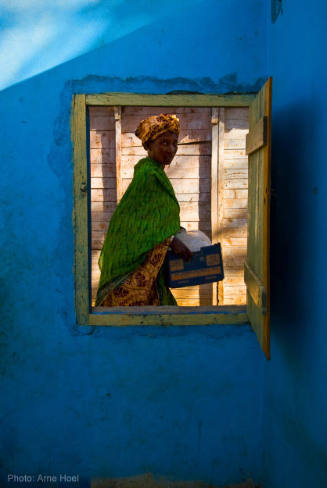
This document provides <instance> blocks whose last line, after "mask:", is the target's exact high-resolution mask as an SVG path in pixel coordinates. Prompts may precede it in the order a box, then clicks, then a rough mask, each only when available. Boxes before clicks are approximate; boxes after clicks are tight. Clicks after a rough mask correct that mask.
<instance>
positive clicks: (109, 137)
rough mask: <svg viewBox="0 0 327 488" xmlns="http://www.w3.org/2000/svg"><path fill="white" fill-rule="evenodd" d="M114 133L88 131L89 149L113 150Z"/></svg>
mask: <svg viewBox="0 0 327 488" xmlns="http://www.w3.org/2000/svg"><path fill="white" fill-rule="evenodd" d="M115 144H116V142H115V131H113V130H106V131H104V130H103V131H96V130H91V131H90V148H91V149H114V148H115Z"/></svg>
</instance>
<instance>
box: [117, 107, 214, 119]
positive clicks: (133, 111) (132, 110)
mask: <svg viewBox="0 0 327 488" xmlns="http://www.w3.org/2000/svg"><path fill="white" fill-rule="evenodd" d="M122 110H123V117H126V116H129V115H138V116H139V118H140V120H142V119H145V118H147V117H149V116H150V115H159V114H161V113H162V112H164V113H166V114H170V113H173V114H179V115H180V114H194V115H198V114H207V115H208V116H210V113H211V108H209V107H149V106H148V107H147V106H144V107H140V106H134V107H133V106H126V107H122Z"/></svg>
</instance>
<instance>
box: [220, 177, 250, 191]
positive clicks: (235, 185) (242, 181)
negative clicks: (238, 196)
mask: <svg viewBox="0 0 327 488" xmlns="http://www.w3.org/2000/svg"><path fill="white" fill-rule="evenodd" d="M247 187H248V179H247V178H239V179H236V178H235V179H229V180H227V179H226V180H225V181H224V189H226V190H243V189H244V188H247Z"/></svg>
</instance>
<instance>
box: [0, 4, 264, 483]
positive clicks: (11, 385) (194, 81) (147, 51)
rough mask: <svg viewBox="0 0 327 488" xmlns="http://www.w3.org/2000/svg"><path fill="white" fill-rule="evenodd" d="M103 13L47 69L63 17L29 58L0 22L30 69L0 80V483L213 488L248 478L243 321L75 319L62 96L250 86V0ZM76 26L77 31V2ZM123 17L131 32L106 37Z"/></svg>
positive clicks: (252, 433) (258, 21) (247, 332)
mask: <svg viewBox="0 0 327 488" xmlns="http://www.w3.org/2000/svg"><path fill="white" fill-rule="evenodd" d="M81 3H82V2H81ZM106 3H107V2H100V3H99V4H101V5H105V4H106ZM118 3H119V5H120V7H121V10H120V15H119V16H118V17H114V16H111V14H110V11H105V10H104V11H101V10H100V11H98V15H99V19H100V18H101V19H102V21H103V22H106V21H107V24H106V25H105V27H104V29H105V35H103V40H104V43H102V42H101V40H99V36H98V31H97V29H94V30H93V31H92V30H88V32H89V33H90V35H89V38H87V40H86V41H85V38H83V42H86V44H85V45H84V46H83V52H84V54H83V55H81V56H79V57H73V58H69V57H67V58H65V61H66V62H64V63H62V64H58V62H55V65H53V66H55V67H53V68H52V69H48V70H47V71H44V69H45V68H46V67H49V66H51V63H53V62H54V61H53V52H54V51H55V50H56V49H58V48H59V47H61V48H62V49H64V48H68V47H69V46H70V43H71V42H72V41H71V39H72V37H71V36H68V35H67V36H66V34H67V32H69V33H71V32H73V33H75V36H73V38H74V39H75V40H76V42H77V41H78V40H79V36H78V35H79V33H80V30H79V29H78V28H77V27H76V23H75V20H76V19H77V17H74V16H73V17H70V16H67V17H65V16H64V14H63V12H62V11H60V15H59V13H57V14H55V16H54V19H55V22H54V24H53V25H54V32H55V34H56V36H57V37H56V39H57V42H58V44H55V45H53V49H49V46H48V44H47V43H46V42H44V43H42V42H41V41H42V35H43V34H42V32H43V31H42V29H39V30H38V31H37V32H38V35H39V36H40V39H41V41H40V45H39V49H36V50H35V51H33V52H32V53H31V52H30V47H31V44H30V39H31V35H32V34H33V36H34V35H35V29H36V30H37V29H38V26H37V25H36V24H35V23H28V22H25V23H24V15H25V16H26V11H25V10H24V8H23V6H24V5H25V4H23V3H20V5H21V7H19V8H18V9H17V10H16V13H15V15H12V16H11V17H10V19H9V20H10V22H9V20H8V17H7V20H8V22H7V24H6V29H8V30H9V32H12V35H14V33H15V35H16V39H21V44H20V48H21V49H22V52H25V53H26V54H28V56H26V59H25V61H26V63H25V65H24V66H25V67H28V66H29V65H31V63H32V61H33V62H36V61H38V71H37V73H38V74H37V75H35V76H33V77H28V75H26V73H25V75H24V74H23V75H22V74H19V73H22V71H17V75H15V72H13V74H12V75H11V77H10V82H8V80H7V81H6V80H5V79H3V83H4V84H5V86H7V88H6V89H5V90H3V91H2V92H0V106H1V112H0V121H1V131H0V161H1V174H2V178H1V180H0V200H1V211H2V221H1V233H0V248H1V256H2V266H1V269H0V279H1V290H2V300H1V307H2V313H1V356H0V357H1V360H0V362H1V374H2V395H1V412H2V414H3V417H4V419H5V422H4V424H3V427H2V430H1V437H0V439H1V447H2V452H3V453H4V455H3V456H2V464H1V468H0V475H1V480H2V482H3V484H5V483H6V480H7V476H8V473H16V474H24V473H25V474H28V475H32V476H35V475H37V474H38V473H45V474H60V473H68V474H73V475H74V474H75V475H79V480H80V486H88V484H89V480H90V479H91V478H93V477H106V476H107V477H115V476H117V477H122V476H134V475H137V474H140V473H145V472H152V473H153V474H154V475H155V476H167V477H169V478H170V479H176V480H179V479H197V480H203V481H206V482H212V483H216V484H224V483H231V482H237V481H240V480H242V479H246V478H247V477H249V476H252V477H253V478H254V479H256V478H257V477H258V476H259V463H260V459H259V456H258V452H259V451H260V427H259V426H260V422H259V421H260V417H261V400H260V399H261V390H262V376H261V371H262V365H263V362H264V358H263V355H262V353H261V351H260V349H259V347H258V345H257V341H256V338H255V336H254V334H253V333H252V331H251V329H250V327H249V326H210V327H174V328H169V327H168V328H161V327H146V328H141V327H128V328H124V329H118V328H110V327H107V328H106V327H98V328H92V327H77V326H76V325H75V323H76V319H75V311H74V276H73V263H74V230H73V225H72V211H73V198H72V174H73V171H72V147H71V141H70V131H69V124H70V112H71V100H72V95H73V94H74V93H92V92H104V91H106V92H109V91H122V92H139V93H167V92H171V91H173V90H188V91H193V92H194V91H195V92H203V93H226V92H230V91H235V92H241V93H244V92H255V91H257V90H258V89H259V88H260V86H261V85H262V82H263V77H264V76H265V22H264V2H263V1H262V0H247V1H246V2H241V3H240V2H238V1H236V0H232V1H221V2H216V1H214V0H209V1H203V0H202V1H180V2H178V6H176V3H174V8H173V10H172V9H169V8H167V9H163V8H162V7H161V6H159V4H158V8H156V9H154V10H153V5H154V3H153V2H150V1H148V0H143V1H141V0H138V1H136V2H132V4H131V2H128V1H126V0H122V1H121V2H117V4H118ZM11 4H12V5H16V6H17V2H12V3H11ZM60 5H64V4H63V3H61V4H58V7H57V8H58V9H60ZM155 5H157V3H155ZM148 6H149V7H151V8H150V10H149V9H147V7H148ZM40 8H42V7H40ZM99 8H100V7H99ZM45 10H46V9H45V7H44V12H43V14H44V15H45V14H46V11H45ZM149 12H150V13H149ZM135 16H138V17H137V18H138V19H140V20H141V21H142V22H140V24H138V27H135V25H134V24H133V22H132V20H131V19H134V18H135ZM63 18H65V22H67V23H68V28H67V29H66V30H65V31H63V30H62V29H61V27H62V25H61V23H62V21H63ZM81 18H82V19H83V21H84V24H83V25H84V26H85V25H87V24H88V20H89V11H88V9H87V8H85V9H84V8H81V9H80V11H79V17H78V19H81ZM73 19H74V22H73ZM129 22H130V24H131V27H133V26H134V27H135V28H131V29H130V31H128V29H127V31H128V32H127V31H126V29H125V28H124V29H122V33H123V35H124V37H121V38H119V29H118V26H119V25H124V26H128V25H129ZM132 24H133V25H132ZM79 25H80V24H79ZM69 27H70V29H69ZM10 29H12V31H10ZM29 29H30V31H29ZM56 29H57V30H56ZM111 29H112V31H111ZM92 32H95V34H94V36H92ZM101 32H102V31H101ZM113 32H115V33H116V34H115V36H114V38H110V33H113ZM18 33H19V34H20V37H19V36H18ZM65 33H66V34H65ZM108 39H109V40H108ZM94 47H96V49H94ZM20 52H21V51H20ZM6 55H7V58H8V59H9V57H10V56H12V55H13V51H10V50H7V51H6ZM43 61H49V63H50V64H47V63H43ZM21 76H23V77H25V76H27V78H26V79H25V80H24V81H21V79H22V78H21ZM3 77H4V75H3ZM10 486H13V483H11V485H10ZM19 486H22V485H21V484H20V485H19Z"/></svg>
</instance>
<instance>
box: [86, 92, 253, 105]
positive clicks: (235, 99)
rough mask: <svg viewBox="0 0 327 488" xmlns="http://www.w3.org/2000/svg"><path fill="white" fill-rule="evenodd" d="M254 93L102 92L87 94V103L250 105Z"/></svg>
mask: <svg viewBox="0 0 327 488" xmlns="http://www.w3.org/2000/svg"><path fill="white" fill-rule="evenodd" d="M253 99H254V96H253V95H248V94H246V95H233V94H232V95H194V94H190V95H188V94H187V95H186V94H185V95H184V94H183V95H149V94H140V93H100V94H95V95H86V103H87V105H128V106H153V107H159V106H163V107H165V106H171V107H174V106H176V107H178V106H180V107H248V106H249V105H250V103H251V101H252V100H253Z"/></svg>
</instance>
